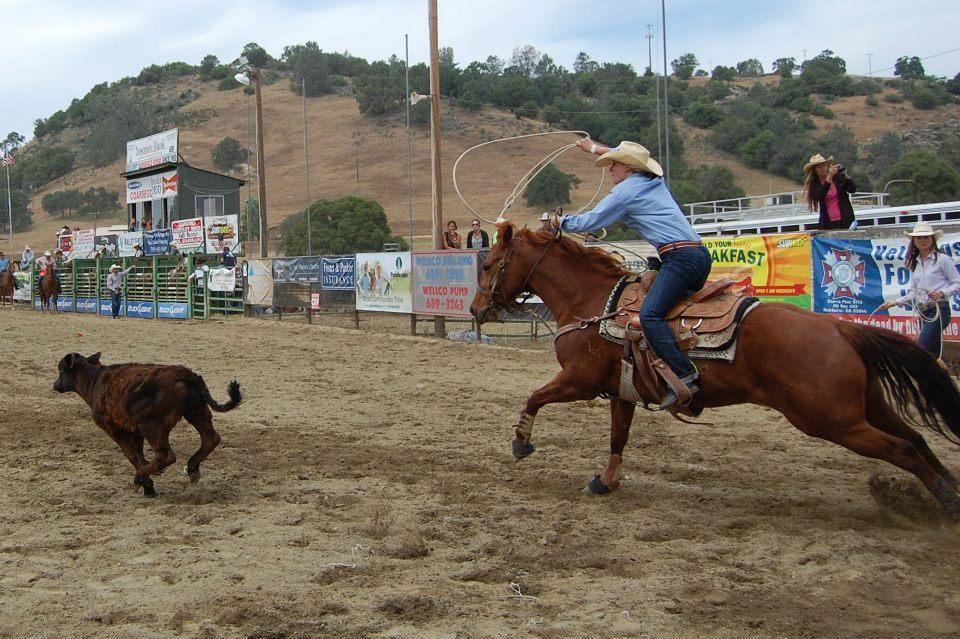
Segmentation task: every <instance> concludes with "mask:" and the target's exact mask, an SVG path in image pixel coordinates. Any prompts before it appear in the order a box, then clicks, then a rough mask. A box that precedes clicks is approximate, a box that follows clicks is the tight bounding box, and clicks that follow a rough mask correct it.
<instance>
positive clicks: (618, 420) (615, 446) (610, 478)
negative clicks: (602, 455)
mask: <svg viewBox="0 0 960 639" xmlns="http://www.w3.org/2000/svg"><path fill="white" fill-rule="evenodd" d="M636 409H637V405H636V404H633V403H631V402H626V401H623V400H622V399H611V400H610V459H609V460H608V461H607V467H606V468H604V469H603V472H602V473H600V474H599V475H596V476H595V477H594V478H593V479H592V480H591V481H590V483H589V484H587V489H588V490H589V491H590V492H592V493H594V494H597V495H605V494H607V493H609V492H610V491H612V490H616V489H617V488H619V487H620V468H621V464H622V463H623V449H624V447H625V446H626V445H627V439H628V438H629V437H630V424H631V423H632V422H633V412H634V411H635V410H636Z"/></svg>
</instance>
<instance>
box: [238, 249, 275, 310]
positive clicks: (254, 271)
mask: <svg viewBox="0 0 960 639" xmlns="http://www.w3.org/2000/svg"><path fill="white" fill-rule="evenodd" d="M272 262H273V260H247V261H246V262H245V264H246V265H247V295H246V299H245V300H244V301H245V302H246V303H247V304H253V305H255V306H273V264H272Z"/></svg>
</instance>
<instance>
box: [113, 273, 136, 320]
mask: <svg viewBox="0 0 960 639" xmlns="http://www.w3.org/2000/svg"><path fill="white" fill-rule="evenodd" d="M132 270H133V267H132V266H131V267H130V268H128V269H127V270H125V271H121V270H120V265H119V264H111V265H110V273H109V274H108V275H107V290H108V291H110V301H111V306H110V311H111V316H112V317H113V319H117V318H118V317H119V316H120V302H121V301H122V299H123V278H124V276H125V275H126V274H127V273H129V272H130V271H132Z"/></svg>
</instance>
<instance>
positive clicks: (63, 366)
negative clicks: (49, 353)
mask: <svg viewBox="0 0 960 639" xmlns="http://www.w3.org/2000/svg"><path fill="white" fill-rule="evenodd" d="M77 359H82V357H81V356H80V355H77V354H76V353H67V354H66V355H64V356H63V359H61V360H60V364H59V366H58V367H59V368H60V370H70V369H71V368H73V365H74V364H76V363H77Z"/></svg>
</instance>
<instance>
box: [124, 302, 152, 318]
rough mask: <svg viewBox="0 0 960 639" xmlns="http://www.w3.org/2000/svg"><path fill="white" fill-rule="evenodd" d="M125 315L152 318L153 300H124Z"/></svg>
mask: <svg viewBox="0 0 960 639" xmlns="http://www.w3.org/2000/svg"><path fill="white" fill-rule="evenodd" d="M124 306H125V307H126V311H127V312H126V316H127V317H146V318H149V319H153V309H154V304H153V302H147V301H143V300H133V301H127V302H125V304H124Z"/></svg>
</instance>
